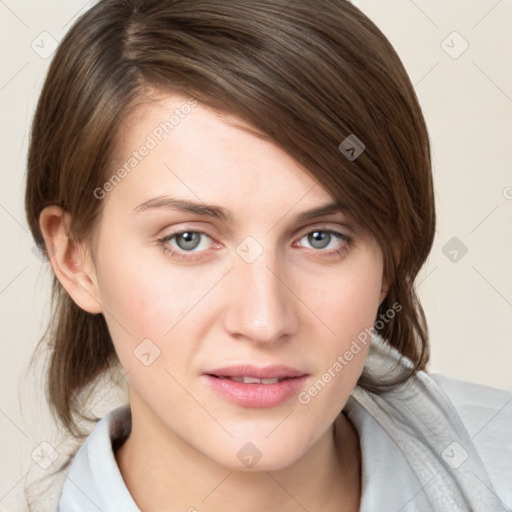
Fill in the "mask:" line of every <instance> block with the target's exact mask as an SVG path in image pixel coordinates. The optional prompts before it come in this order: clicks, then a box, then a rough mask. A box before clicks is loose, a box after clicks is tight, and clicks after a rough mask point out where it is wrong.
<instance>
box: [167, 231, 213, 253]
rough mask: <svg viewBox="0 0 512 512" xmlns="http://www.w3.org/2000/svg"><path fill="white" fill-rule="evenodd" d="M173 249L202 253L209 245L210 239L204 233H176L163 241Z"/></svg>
mask: <svg viewBox="0 0 512 512" xmlns="http://www.w3.org/2000/svg"><path fill="white" fill-rule="evenodd" d="M165 240H166V241H168V242H169V243H170V245H171V246H173V247H174V248H175V249H179V250H181V251H186V252H192V251H194V250H196V249H197V250H198V251H203V250H205V249H208V247H209V246H210V245H211V239H210V237H209V236H208V235H207V234H206V233H201V232H199V231H184V232H182V233H176V234H174V235H171V236H169V237H166V239H165Z"/></svg>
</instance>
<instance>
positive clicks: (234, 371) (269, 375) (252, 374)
mask: <svg viewBox="0 0 512 512" xmlns="http://www.w3.org/2000/svg"><path fill="white" fill-rule="evenodd" d="M205 374H206V375H212V376H213V377H219V378H231V379H233V378H252V379H258V380H266V379H278V380H284V379H290V378H294V377H302V376H303V375H307V374H306V372H304V371H301V370H298V369H296V368H291V367H289V366H284V365H274V366H265V367H263V368H258V367H257V366H253V365H249V364H247V365H237V366H229V367H224V368H218V369H215V370H211V371H207V372H205Z"/></svg>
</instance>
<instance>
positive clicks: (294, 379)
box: [203, 365, 308, 408]
mask: <svg viewBox="0 0 512 512" xmlns="http://www.w3.org/2000/svg"><path fill="white" fill-rule="evenodd" d="M203 377H204V378H205V379H206V381H207V382H208V384H209V385H210V387H211V388H212V389H213V390H215V391H216V392H217V393H218V394H220V395H221V396H222V398H224V399H226V400H228V401H229V402H231V403H235V404H236V405H239V406H242V407H251V408H263V407H275V406H277V405H280V404H282V403H284V402H286V401H288V400H289V399H290V398H292V397H293V396H294V395H297V394H298V393H299V392H300V390H301V388H302V387H303V386H304V382H305V381H306V378H307V377H308V374H307V373H305V372H304V371H301V370H298V369H296V368H290V367H287V366H282V365H279V366H267V367H263V368H258V367H255V366H252V365H239V366H232V367H226V368H219V369H216V370H212V371H208V372H206V373H204V374H203Z"/></svg>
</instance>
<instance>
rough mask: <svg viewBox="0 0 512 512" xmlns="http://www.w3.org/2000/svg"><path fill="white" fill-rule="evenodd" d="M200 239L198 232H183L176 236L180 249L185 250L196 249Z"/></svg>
mask: <svg viewBox="0 0 512 512" xmlns="http://www.w3.org/2000/svg"><path fill="white" fill-rule="evenodd" d="M200 240H201V239H200V236H199V234H198V233H188V232H187V233H181V234H180V235H178V236H177V237H176V243H177V244H178V246H179V247H180V249H184V250H191V249H195V248H196V247H197V246H198V245H199V242H200Z"/></svg>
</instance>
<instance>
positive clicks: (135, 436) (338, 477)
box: [116, 407, 361, 512]
mask: <svg viewBox="0 0 512 512" xmlns="http://www.w3.org/2000/svg"><path fill="white" fill-rule="evenodd" d="M137 411H139V413H140V414H139V416H137V415H135V416H132V430H131V433H130V436H129V437H128V439H127V440H126V441H125V443H124V444H123V445H122V446H121V447H120V448H119V450H118V451H117V453H116V459H117V463H118V466H119V468H120V471H121V474H122V476H123V479H124V481H125V483H126V485H127V487H128V489H129V491H130V493H131V495H132V496H133V498H134V500H135V502H136V503H137V505H138V507H139V508H140V509H141V510H143V511H144V512H156V511H159V510H162V503H165V504H166V510H170V511H174V510H185V511H191V512H194V511H196V510H200V511H201V512H210V511H218V510H222V511H223V512H231V511H233V512H235V511H239V510H240V509H241V508H243V510H244V511H246V512H253V511H254V512H256V511H257V512H261V510H265V511H268V512H274V511H275V512H278V511H280V512H282V511H283V510H286V511H290V512H292V511H297V512H299V511H301V512H303V511H304V510H324V511H326V512H331V511H332V512H334V511H336V512H340V511H344V512H352V511H354V512H355V511H357V510H359V500H360V495H361V476H360V475H361V462H360V449H359V439H358V435H357V432H356V431H355V429H354V427H353V426H352V424H351V423H350V422H349V421H348V420H347V418H346V417H345V416H344V414H340V415H339V416H338V418H337V419H336V421H335V429H336V439H335V436H334V435H333V427H334V426H333V427H331V428H329V429H328V431H327V432H325V433H324V434H323V435H322V436H321V437H320V439H319V440H318V441H317V442H316V443H315V444H314V445H313V446H312V447H311V448H310V449H309V450H308V451H307V452H306V453H305V454H304V455H303V456H302V457H300V458H299V459H298V460H296V461H295V462H294V463H293V464H291V465H290V466H288V467H286V468H284V469H280V470H276V471H233V470H230V469H228V468H225V467H223V466H220V465H219V464H217V463H216V462H215V461H213V460H211V459H210V458H208V457H206V456H204V455H203V454H201V453H198V452H197V451H196V450H195V449H193V448H192V447H191V446H190V445H188V444H186V443H184V442H183V441H182V440H181V439H177V438H175V437H172V436H171V437H169V433H168V430H167V431H165V430H166V429H165V427H164V426H163V425H162V424H158V423H157V422H156V423H152V422H150V421H147V416H146V412H147V414H149V415H151V412H150V411H149V410H148V411H144V410H143V409H141V408H140V407H138V408H137ZM142 419H143V421H141V420H142ZM164 432H165V433H164ZM241 496H243V507H241V501H240V500H241V498H240V497H241Z"/></svg>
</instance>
